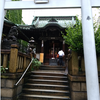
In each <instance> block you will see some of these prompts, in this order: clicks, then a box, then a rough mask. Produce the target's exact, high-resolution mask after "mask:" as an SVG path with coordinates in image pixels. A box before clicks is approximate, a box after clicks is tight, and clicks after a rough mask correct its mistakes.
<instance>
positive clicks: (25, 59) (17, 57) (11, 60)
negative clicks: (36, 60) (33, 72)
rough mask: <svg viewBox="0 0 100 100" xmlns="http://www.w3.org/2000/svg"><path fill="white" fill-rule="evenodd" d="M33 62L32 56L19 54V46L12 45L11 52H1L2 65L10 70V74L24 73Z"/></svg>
mask: <svg viewBox="0 0 100 100" xmlns="http://www.w3.org/2000/svg"><path fill="white" fill-rule="evenodd" d="M30 61H31V56H30V55H27V54H24V53H21V52H18V46H17V45H15V44H12V45H11V50H6V49H5V50H4V49H3V50H1V65H2V66H3V67H4V68H6V67H8V68H9V71H8V72H9V73H16V72H23V71H24V70H25V69H26V67H27V66H28V64H29V63H30Z"/></svg>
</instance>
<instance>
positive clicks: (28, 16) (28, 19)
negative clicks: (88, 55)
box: [22, 0, 100, 25]
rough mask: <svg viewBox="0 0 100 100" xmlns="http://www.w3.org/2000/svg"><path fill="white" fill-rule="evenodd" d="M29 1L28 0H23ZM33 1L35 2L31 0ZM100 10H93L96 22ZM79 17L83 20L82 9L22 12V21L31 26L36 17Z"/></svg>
mask: <svg viewBox="0 0 100 100" xmlns="http://www.w3.org/2000/svg"><path fill="white" fill-rule="evenodd" d="M22 1H28V0H22ZM30 1H33V0H30ZM99 12H100V10H98V9H97V8H92V14H93V17H94V16H95V18H96V20H97V19H98V16H100V15H99ZM76 15H78V16H79V18H81V9H80V8H75V9H41V10H40V9H37V10H36V9H35V10H32V9H30V10H22V20H23V21H24V23H25V24H27V25H31V23H32V20H33V18H34V16H76Z"/></svg>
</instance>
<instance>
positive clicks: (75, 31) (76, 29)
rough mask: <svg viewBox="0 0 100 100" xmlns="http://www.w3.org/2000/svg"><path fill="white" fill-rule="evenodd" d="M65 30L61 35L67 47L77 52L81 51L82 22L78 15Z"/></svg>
mask: <svg viewBox="0 0 100 100" xmlns="http://www.w3.org/2000/svg"><path fill="white" fill-rule="evenodd" d="M65 32H66V35H65V34H64V33H62V36H63V38H64V40H65V43H66V44H68V45H69V48H70V49H71V50H73V51H76V52H78V53H83V36H82V22H81V21H80V20H79V19H78V17H76V24H75V25H73V24H70V25H69V27H68V28H66V30H65Z"/></svg>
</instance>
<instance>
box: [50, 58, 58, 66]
mask: <svg viewBox="0 0 100 100" xmlns="http://www.w3.org/2000/svg"><path fill="white" fill-rule="evenodd" d="M49 65H51V66H57V59H55V58H51V59H49Z"/></svg>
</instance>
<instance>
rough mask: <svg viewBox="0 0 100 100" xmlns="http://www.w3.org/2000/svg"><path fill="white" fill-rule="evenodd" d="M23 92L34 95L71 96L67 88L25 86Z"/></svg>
mask: <svg viewBox="0 0 100 100" xmlns="http://www.w3.org/2000/svg"><path fill="white" fill-rule="evenodd" d="M23 93H26V94H34V95H49V96H65V95H66V96H69V91H67V90H48V89H28V88H24V89H23Z"/></svg>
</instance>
